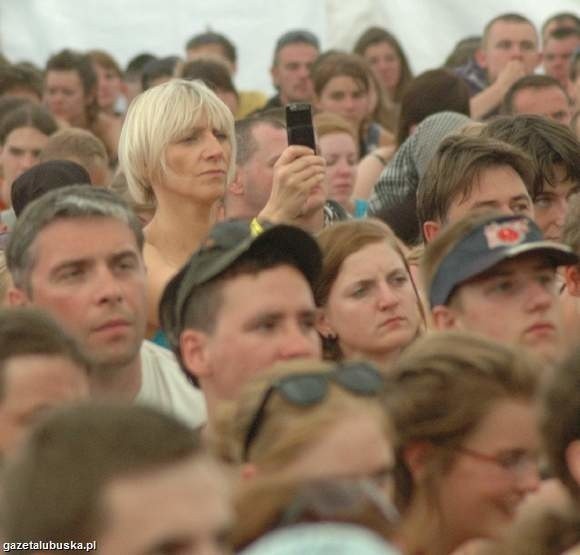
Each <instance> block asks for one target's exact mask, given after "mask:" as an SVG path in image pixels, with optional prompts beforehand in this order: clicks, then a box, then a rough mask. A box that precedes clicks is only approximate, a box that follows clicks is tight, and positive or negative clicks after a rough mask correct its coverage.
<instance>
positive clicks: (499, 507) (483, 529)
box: [385, 332, 541, 555]
mask: <svg viewBox="0 0 580 555" xmlns="http://www.w3.org/2000/svg"><path fill="white" fill-rule="evenodd" d="M540 371H541V367H540V365H539V363H538V362H536V361H535V360H533V359H530V358H528V356H527V355H526V354H525V353H523V352H521V351H519V350H516V349H514V348H511V347H508V346H506V345H500V344H498V343H495V342H492V341H490V340H488V339H485V338H483V337H480V336H477V335H471V334H468V333H462V332H446V333H432V334H429V335H427V336H426V337H424V338H422V339H421V340H420V341H418V342H417V343H416V344H415V345H413V346H412V347H411V348H410V349H409V350H408V351H407V352H406V353H404V354H403V355H402V356H401V358H400V359H399V360H398V362H397V364H396V365H395V367H394V369H393V372H392V375H391V378H392V383H391V387H390V388H389V390H388V391H387V395H386V397H385V399H386V405H387V407H388V410H389V413H390V414H392V416H393V420H394V423H395V429H396V430H397V434H398V436H399V437H398V447H397V462H396V472H395V502H396V504H397V506H398V509H399V511H400V512H401V515H402V523H401V527H400V540H401V542H402V544H403V545H405V546H406V548H407V551H405V552H406V553H409V554H411V555H413V554H419V553H429V554H430V555H447V554H449V553H452V552H455V551H456V550H458V549H460V548H461V547H464V546H465V545H466V544H468V543H469V542H471V541H474V540H483V539H485V540H491V541H498V540H500V539H501V538H502V537H503V536H504V535H505V533H506V531H507V530H508V528H509V527H510V526H511V525H512V524H513V522H514V519H515V516H516V514H517V511H518V509H519V507H520V504H521V503H522V501H523V500H524V498H525V497H526V495H527V494H529V493H530V492H532V491H535V490H536V489H537V487H538V486H539V483H540V479H539V474H538V454H539V449H540V437H539V429H538V423H537V416H538V415H537V412H538V411H537V404H536V396H537V393H538V383H539V375H540Z"/></svg>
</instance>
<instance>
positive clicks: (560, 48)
mask: <svg viewBox="0 0 580 555" xmlns="http://www.w3.org/2000/svg"><path fill="white" fill-rule="evenodd" d="M579 44H580V37H575V36H570V37H565V38H562V39H557V38H555V37H549V38H548V39H546V42H545V43H544V50H545V51H546V52H547V51H549V52H566V53H567V52H573V51H574V49H575V48H576V47H577V46H578V45H579Z"/></svg>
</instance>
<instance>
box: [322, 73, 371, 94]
mask: <svg viewBox="0 0 580 555" xmlns="http://www.w3.org/2000/svg"><path fill="white" fill-rule="evenodd" d="M324 90H326V91H328V90H353V91H354V90H356V91H360V90H365V91H366V90H368V83H365V82H363V81H360V80H358V79H355V78H354V77H352V76H351V75H344V74H343V75H334V76H332V77H331V78H330V79H329V80H328V81H327V83H326V85H325V86H324V89H323V91H324Z"/></svg>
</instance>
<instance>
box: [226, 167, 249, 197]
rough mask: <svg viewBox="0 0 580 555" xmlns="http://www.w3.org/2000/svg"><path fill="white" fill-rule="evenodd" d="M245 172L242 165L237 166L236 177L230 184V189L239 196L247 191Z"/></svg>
mask: <svg viewBox="0 0 580 555" xmlns="http://www.w3.org/2000/svg"><path fill="white" fill-rule="evenodd" d="M244 178H245V172H244V170H243V169H242V168H240V166H236V173H235V175H234V178H233V179H232V181H231V183H230V184H229V185H228V191H229V192H230V193H231V194H232V195H235V196H237V197H241V196H243V194H244V193H245V192H246V187H245V182H246V180H245V179H244Z"/></svg>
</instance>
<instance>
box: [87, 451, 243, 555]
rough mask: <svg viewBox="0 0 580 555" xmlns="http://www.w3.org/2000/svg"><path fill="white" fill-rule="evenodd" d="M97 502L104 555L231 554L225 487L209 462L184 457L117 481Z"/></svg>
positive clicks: (227, 499) (100, 541) (217, 471)
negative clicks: (102, 524)
mask: <svg viewBox="0 0 580 555" xmlns="http://www.w3.org/2000/svg"><path fill="white" fill-rule="evenodd" d="M101 504H102V506H103V511H104V512H105V514H106V518H105V522H106V523H107V525H106V527H105V530H104V532H103V533H102V534H101V537H100V538H99V539H98V544H99V553H102V554H103V555H118V554H119V553H123V554H125V555H151V554H153V553H159V554H161V553H167V554H169V553H171V554H176V555H177V554H178V553H179V554H180V555H181V554H183V555H206V554H212V555H225V554H226V553H229V552H230V551H229V549H228V547H227V537H228V533H229V530H230V528H231V525H232V518H233V515H232V509H231V505H230V499H229V493H228V486H227V482H226V478H225V476H223V475H222V472H221V471H220V470H219V468H218V467H217V466H216V465H215V463H214V462H212V461H210V460H209V459H207V460H206V459H197V460H196V459H186V460H185V461H182V462H176V463H174V464H170V465H165V466H161V467H160V468H159V469H157V470H152V471H149V472H145V473H137V474H135V475H134V476H131V475H128V476H125V477H122V478H117V479H115V480H113V481H112V482H111V483H109V484H108V485H107V486H106V487H105V491H104V492H103V495H102V503H101ZM160 507H163V510H162V511H160V510H159V508H160ZM200 507H203V510H200Z"/></svg>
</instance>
